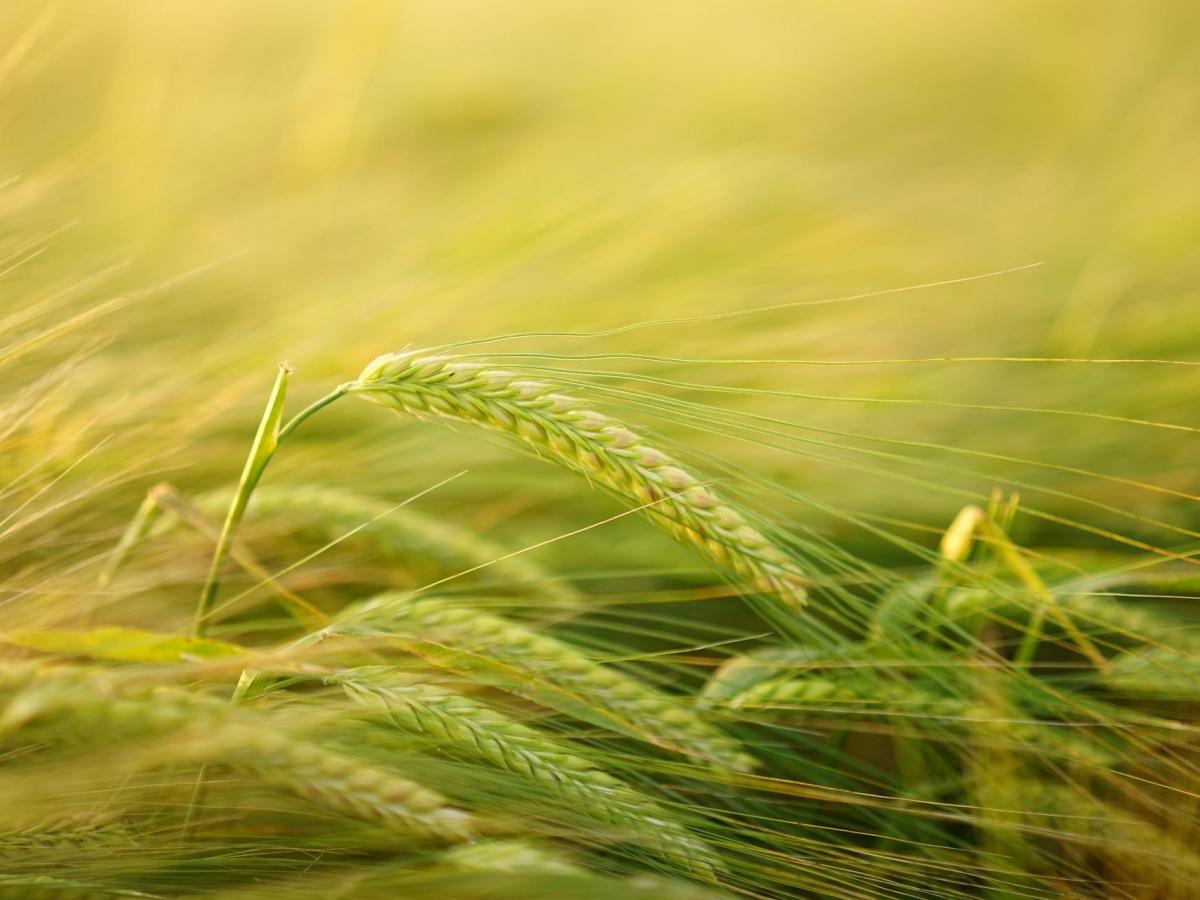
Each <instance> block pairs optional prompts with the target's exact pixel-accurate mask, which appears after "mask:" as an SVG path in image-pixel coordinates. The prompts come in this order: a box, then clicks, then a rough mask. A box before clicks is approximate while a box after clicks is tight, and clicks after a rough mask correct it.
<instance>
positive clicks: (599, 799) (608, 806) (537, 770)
mask: <svg viewBox="0 0 1200 900" xmlns="http://www.w3.org/2000/svg"><path fill="white" fill-rule="evenodd" d="M336 680H337V681H339V682H341V683H342V684H343V685H344V686H345V688H346V690H347V692H348V693H350V695H351V696H353V697H355V698H356V699H358V700H359V701H360V702H362V703H364V704H365V705H366V706H367V707H368V708H371V709H375V710H376V711H377V712H378V714H379V715H380V717H381V719H382V721H384V722H386V723H387V724H388V725H390V726H392V727H394V728H398V729H400V730H402V731H406V732H409V733H412V734H420V735H424V736H427V737H429V738H430V739H431V740H432V741H434V743H435V746H436V747H437V748H438V749H439V750H440V751H442V752H445V753H448V754H451V755H457V756H461V757H464V758H468V759H473V760H479V761H483V762H486V763H488V764H489V765H494V766H496V767H498V768H501V769H504V770H507V771H509V772H513V773H515V774H517V775H520V776H521V777H523V778H528V779H530V780H531V781H533V782H535V783H537V784H538V785H540V786H541V787H542V788H544V789H545V790H546V791H547V792H548V793H550V794H551V795H553V796H555V797H557V798H558V799H559V800H561V801H562V803H563V805H564V806H565V807H566V808H568V809H570V810H572V811H574V812H576V813H581V814H584V815H587V816H588V817H590V818H592V819H595V820H596V821H598V822H602V823H604V824H605V825H607V826H609V827H611V828H613V829H614V830H615V831H616V836H617V838H618V839H619V840H622V841H625V842H629V843H633V844H636V845H639V846H641V847H643V848H645V849H647V850H649V851H650V852H652V853H654V854H655V855H657V856H659V857H661V858H663V859H666V860H668V861H669V862H672V863H674V864H675V865H677V866H679V867H680V868H681V869H683V870H684V871H686V872H689V873H691V874H692V875H694V876H696V877H699V878H702V879H704V880H708V881H711V880H712V879H713V878H714V876H715V873H714V863H713V861H714V860H715V859H716V854H715V852H714V851H713V850H712V848H710V847H708V846H706V845H705V844H704V842H703V841H701V840H699V839H698V838H696V837H695V836H693V835H692V834H691V833H690V832H689V831H688V830H687V829H686V828H685V827H684V826H683V825H682V824H680V823H679V822H677V821H675V820H674V819H673V817H672V816H671V814H670V813H669V812H668V811H667V810H666V809H664V808H663V807H662V806H661V805H660V804H659V803H657V802H656V801H655V800H654V799H652V798H650V797H648V796H646V795H644V794H642V793H640V792H639V791H637V790H635V789H634V788H633V787H632V786H631V785H629V784H626V783H625V782H622V781H621V780H620V779H618V778H615V777H614V776H612V775H610V774H608V773H607V772H603V771H601V770H600V769H598V768H596V766H595V765H594V764H593V763H591V762H590V761H589V760H587V759H585V758H583V757H581V756H580V755H579V754H578V753H577V752H575V749H574V748H572V747H570V746H568V745H565V744H563V743H562V742H560V741H558V740H555V739H554V738H552V737H550V736H549V735H546V734H544V733H543V732H541V731H539V730H537V729H534V728H530V727H529V726H527V725H523V724H521V723H520V722H516V721H513V720H512V719H511V718H509V717H508V716H506V715H504V714H503V713H501V712H499V711H497V710H495V709H492V708H490V707H488V706H486V705H484V704H483V703H480V702H479V701H477V700H475V699H473V698H471V697H469V696H467V695H465V694H461V693H457V692H455V691H451V690H448V689H445V688H442V687H438V686H436V685H432V684H428V683H423V682H420V681H416V680H403V679H398V678H396V677H394V676H391V675H389V674H387V673H378V672H370V671H368V672H366V673H365V674H358V673H356V672H353V671H352V672H349V673H347V674H346V675H342V676H338V677H337V678H336Z"/></svg>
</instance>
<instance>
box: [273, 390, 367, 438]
mask: <svg viewBox="0 0 1200 900" xmlns="http://www.w3.org/2000/svg"><path fill="white" fill-rule="evenodd" d="M349 392H350V385H349V384H341V385H338V386H337V387H336V388H335V389H334V390H332V391H330V392H329V393H328V394H326V395H325V396H324V397H322V398H321V399H320V400H318V401H317V402H316V403H312V404H310V405H308V406H306V407H304V409H302V410H300V412H298V413H296V415H295V416H293V417H292V418H291V420H290V421H289V422H288V423H287V424H286V425H284V426H283V427H282V428H280V429H279V435H278V437H277V438H276V440H275V443H277V444H280V443H283V439H284V438H286V437H287V436H288V435H289V434H291V433H292V432H293V431H295V430H296V428H297V427H299V425H300V423H301V422H303V421H304V420H305V419H307V418H308V417H309V416H311V415H312V414H313V413H315V412H317V411H318V410H321V409H324V408H325V407H326V406H328V405H329V404H330V403H332V402H333V401H334V400H336V399H338V397H344V396H346V394H348V393H349Z"/></svg>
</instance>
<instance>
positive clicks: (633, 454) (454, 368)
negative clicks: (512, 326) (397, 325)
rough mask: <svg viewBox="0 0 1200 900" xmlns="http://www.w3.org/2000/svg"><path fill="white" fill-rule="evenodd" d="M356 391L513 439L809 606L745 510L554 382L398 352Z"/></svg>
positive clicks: (794, 576) (789, 564)
mask: <svg viewBox="0 0 1200 900" xmlns="http://www.w3.org/2000/svg"><path fill="white" fill-rule="evenodd" d="M347 389H348V390H349V391H350V392H351V393H354V394H357V395H358V396H361V397H363V398H365V399H367V400H370V401H372V402H375V403H379V404H381V405H383V406H386V407H389V408H391V409H394V410H396V411H397V412H400V413H404V414H406V415H412V416H416V417H418V418H427V419H450V420H456V421H461V422H469V423H473V424H475V425H479V426H482V427H484V428H490V429H492V430H494V431H500V432H503V433H505V434H507V435H509V436H510V437H513V438H515V439H517V440H519V441H521V442H523V443H524V444H526V445H527V446H529V447H531V448H533V450H535V451H536V452H537V453H538V454H539V455H541V456H543V457H545V458H547V459H549V460H552V461H554V462H556V463H558V464H559V465H562V466H564V467H566V468H568V469H570V470H571V471H574V472H578V473H580V474H581V475H583V476H585V477H586V478H587V479H589V481H591V482H593V483H596V484H599V485H601V486H603V487H605V488H607V489H609V490H611V491H613V492H614V493H616V494H618V495H620V496H621V497H623V498H624V499H625V500H626V501H628V502H629V503H631V504H633V505H634V506H635V507H643V506H644V507H646V508H647V509H648V510H649V511H650V512H651V513H652V517H653V518H654V519H655V520H656V521H658V522H659V523H661V524H662V525H664V527H665V528H666V529H667V530H668V531H669V532H670V533H671V534H673V535H674V536H675V537H676V538H678V539H679V540H681V541H683V542H685V543H688V544H691V545H692V546H694V547H697V548H698V549H700V550H701V551H702V552H703V553H704V554H705V555H707V556H708V557H709V558H710V559H712V560H713V561H714V562H716V563H718V564H719V565H720V566H721V567H722V568H724V569H726V570H727V571H729V572H731V573H732V574H733V575H735V576H737V577H738V578H739V579H741V580H743V581H744V582H745V584H746V585H747V586H748V587H749V588H751V589H753V590H754V591H756V592H759V593H762V594H765V595H770V596H772V597H774V598H776V599H777V600H778V601H779V602H781V603H782V604H784V606H785V607H787V608H789V609H792V610H794V609H798V608H799V607H800V606H801V605H802V604H803V602H804V598H805V590H804V579H803V577H802V576H801V573H800V572H799V570H798V569H797V567H796V564H795V562H794V560H793V559H792V558H791V557H790V556H789V555H788V554H787V553H785V552H784V551H783V550H782V549H781V548H780V547H779V546H777V545H776V544H775V543H773V542H772V541H771V540H770V539H769V538H768V537H767V536H766V535H764V534H763V533H762V532H761V531H760V530H758V529H757V528H755V527H754V526H753V525H751V524H750V523H749V521H748V520H747V517H746V515H745V514H744V513H743V512H742V511H740V510H739V509H737V507H735V506H734V505H733V504H732V503H730V502H728V501H727V500H724V499H722V498H721V497H720V496H719V495H718V494H717V493H716V492H715V491H713V490H712V489H711V488H710V487H708V486H707V485H705V484H703V483H702V480H701V479H699V478H697V477H696V476H695V475H693V474H692V473H691V472H689V471H688V470H687V469H686V468H684V467H683V466H681V465H680V464H679V463H678V462H677V461H676V460H674V459H672V458H671V457H670V456H669V455H668V454H666V453H664V452H663V451H662V450H659V449H658V448H656V447H653V446H651V445H650V444H648V443H647V442H646V441H645V440H643V439H642V438H641V437H640V436H639V435H638V434H636V433H635V432H633V431H631V430H630V429H629V428H627V427H625V426H624V425H623V424H621V423H620V422H618V421H616V420H614V419H612V418H609V417H608V416H605V415H602V414H601V413H598V412H596V411H595V410H593V409H590V408H589V407H588V406H587V404H586V403H585V402H584V401H582V400H580V399H578V398H576V397H571V396H568V395H566V394H562V393H559V392H558V391H557V390H556V389H555V387H554V386H553V385H552V384H549V383H546V382H543V381H534V380H531V379H528V378H525V377H523V376H521V375H519V374H517V373H515V372H509V371H505V370H504V369H498V368H493V367H491V366H487V365H483V364H480V363H474V362H469V361H464V360H460V359H455V358H453V357H446V356H423V355H420V354H419V353H393V354H387V355H385V356H381V357H379V358H378V359H376V360H375V361H374V362H372V363H371V364H370V365H369V366H367V368H366V369H365V370H364V371H363V373H362V374H361V375H360V376H359V377H358V380H357V381H354V382H352V383H351V384H350V385H348V386H347Z"/></svg>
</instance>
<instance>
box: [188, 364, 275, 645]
mask: <svg viewBox="0 0 1200 900" xmlns="http://www.w3.org/2000/svg"><path fill="white" fill-rule="evenodd" d="M291 371H292V370H291V369H290V368H289V367H288V366H287V365H286V364H281V365H280V366H279V374H278V375H276V376H275V385H274V387H272V388H271V396H270V397H269V398H268V400H267V408H266V409H265V410H264V411H263V416H262V420H261V421H260V422H259V423H258V432H257V433H256V434H255V435H254V443H252V444H251V445H250V453H249V455H248V456H247V457H246V465H245V467H243V469H242V477H241V479H240V480H239V481H238V486H237V490H236V491H235V492H234V495H233V500H232V502H231V503H230V504H229V511H228V512H227V513H226V514H225V522H224V524H223V525H222V526H221V535H220V537H219V538H217V549H216V550H215V551H214V552H213V558H212V565H210V566H209V569H208V579H207V580H206V581H205V582H204V590H203V591H202V592H201V593H200V602H199V604H197V606H196V620H195V623H194V625H193V626H192V632H193V633H194V634H195V635H197V636H200V635H202V634H203V633H204V629H205V626H206V624H207V623H206V619H207V616H208V611H209V609H210V608H211V607H212V604H213V601H214V600H216V598H217V592H218V591H219V590H220V587H221V570H222V569H223V568H224V566H225V560H226V559H227V558H228V556H229V551H230V549H231V548H232V546H233V536H234V534H235V533H236V531H237V528H238V525H239V524H241V521H242V517H243V516H244V515H245V513H246V505H247V504H248V503H249V502H250V495H251V493H253V491H254V487H255V485H257V484H258V480H259V478H261V477H262V473H263V470H264V469H266V467H267V463H268V462H269V461H270V459H271V455H272V454H273V453H274V452H275V448H276V447H277V446H278V444H279V434H280V429H279V423H280V421H281V420H282V419H283V402H284V400H285V398H286V397H287V382H288V376H289V375H290V374H291Z"/></svg>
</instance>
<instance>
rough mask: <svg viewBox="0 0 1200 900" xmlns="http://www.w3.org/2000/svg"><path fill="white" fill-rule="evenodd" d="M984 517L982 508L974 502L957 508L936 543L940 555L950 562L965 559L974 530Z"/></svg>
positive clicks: (972, 539) (972, 543)
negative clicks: (948, 525)
mask: <svg viewBox="0 0 1200 900" xmlns="http://www.w3.org/2000/svg"><path fill="white" fill-rule="evenodd" d="M985 518H987V517H986V516H985V514H984V512H983V510H982V509H980V508H979V507H978V506H975V505H974V504H972V505H970V506H964V507H963V508H962V509H961V510H959V512H958V515H957V516H955V517H954V521H953V522H951V523H950V527H949V528H947V529H946V533H945V534H943V535H942V541H941V543H940V544H939V545H938V549H939V550H940V551H941V554H942V556H943V557H945V558H946V559H948V560H950V561H951V562H963V561H965V560H966V558H967V557H968V556H969V555H970V553H971V547H972V546H973V545H974V543H975V532H976V530H977V529H978V528H979V526H980V524H981V523H982V522H983V520H984V519H985Z"/></svg>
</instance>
